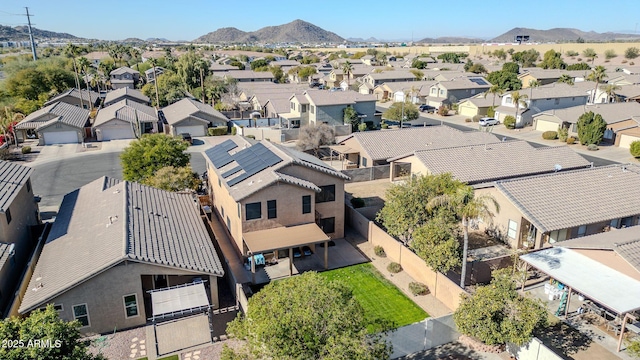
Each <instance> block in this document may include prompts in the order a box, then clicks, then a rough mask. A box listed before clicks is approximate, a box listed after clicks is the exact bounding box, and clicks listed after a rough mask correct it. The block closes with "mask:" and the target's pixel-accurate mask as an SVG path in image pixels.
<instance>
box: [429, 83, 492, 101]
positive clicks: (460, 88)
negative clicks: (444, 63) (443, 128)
mask: <svg viewBox="0 0 640 360" xmlns="http://www.w3.org/2000/svg"><path fill="white" fill-rule="evenodd" d="M490 87H491V84H490V83H489V82H488V81H487V80H486V79H485V78H483V77H479V76H478V77H467V76H462V77H458V78H455V79H453V80H449V81H438V82H436V83H435V84H433V85H431V87H430V88H429V96H427V98H426V99H425V100H426V104H427V105H431V106H433V107H435V108H439V107H440V106H442V105H450V104H455V103H458V102H459V101H461V100H464V99H468V98H470V97H472V96H474V95H477V94H480V93H482V92H485V91H487V90H489V88H490Z"/></svg>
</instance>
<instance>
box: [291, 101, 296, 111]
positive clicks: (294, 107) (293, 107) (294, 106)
mask: <svg viewBox="0 0 640 360" xmlns="http://www.w3.org/2000/svg"><path fill="white" fill-rule="evenodd" d="M295 109H296V104H295V103H294V102H293V101H292V102H291V110H295Z"/></svg>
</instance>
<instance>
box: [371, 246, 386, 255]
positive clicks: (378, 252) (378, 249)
mask: <svg viewBox="0 0 640 360" xmlns="http://www.w3.org/2000/svg"><path fill="white" fill-rule="evenodd" d="M373 252H374V253H375V254H376V256H380V257H387V253H386V252H384V248H383V247H382V246H380V245H376V247H374V248H373Z"/></svg>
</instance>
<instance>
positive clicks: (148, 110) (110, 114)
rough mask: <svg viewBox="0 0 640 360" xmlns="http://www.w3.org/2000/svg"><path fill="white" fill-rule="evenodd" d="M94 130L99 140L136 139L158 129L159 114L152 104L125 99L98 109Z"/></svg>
mask: <svg viewBox="0 0 640 360" xmlns="http://www.w3.org/2000/svg"><path fill="white" fill-rule="evenodd" d="M93 131H94V132H95V134H96V140H98V141H108V140H118V139H135V138H136V137H138V136H140V135H142V134H147V133H154V132H157V131H158V115H157V114H156V110H155V109H154V108H152V107H150V106H147V105H143V104H140V103H137V102H135V101H131V100H127V99H124V100H120V101H119V102H117V103H114V104H111V105H109V106H107V107H105V108H102V109H100V111H98V115H97V116H96V120H95V121H94V123H93Z"/></svg>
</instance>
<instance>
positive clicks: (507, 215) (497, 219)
mask: <svg viewBox="0 0 640 360" xmlns="http://www.w3.org/2000/svg"><path fill="white" fill-rule="evenodd" d="M475 193H476V196H481V195H484V194H487V195H491V196H493V197H494V198H495V199H496V201H497V202H498V204H499V205H500V211H499V212H496V211H495V209H493V208H491V211H493V212H494V218H493V226H494V227H495V228H497V229H498V230H499V231H500V233H501V234H503V235H504V236H505V238H506V237H507V234H508V230H509V220H513V221H515V222H516V223H517V224H518V227H517V228H516V239H513V238H507V239H506V240H507V242H508V243H509V245H510V246H511V247H516V246H518V240H519V239H517V238H518V237H519V235H520V232H521V230H522V213H520V211H519V210H518V209H517V208H516V207H515V206H514V205H513V204H512V203H511V202H510V201H509V200H508V199H507V198H506V197H505V196H504V195H503V194H502V193H501V192H500V191H499V190H497V189H496V188H494V187H490V188H484V189H477V190H476V191H475ZM480 225H481V226H482V228H487V227H489V226H491V224H486V223H484V224H480ZM538 236H540V234H538Z"/></svg>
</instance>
